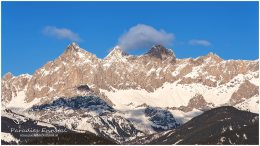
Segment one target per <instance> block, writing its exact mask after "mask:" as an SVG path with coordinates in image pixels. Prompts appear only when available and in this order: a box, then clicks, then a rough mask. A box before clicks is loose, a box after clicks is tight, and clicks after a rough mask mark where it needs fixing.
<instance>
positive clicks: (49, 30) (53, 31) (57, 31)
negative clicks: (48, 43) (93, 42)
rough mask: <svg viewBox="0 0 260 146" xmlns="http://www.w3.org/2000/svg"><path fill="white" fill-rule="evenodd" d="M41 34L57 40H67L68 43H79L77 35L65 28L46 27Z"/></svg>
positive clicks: (79, 39)
mask: <svg viewBox="0 0 260 146" xmlns="http://www.w3.org/2000/svg"><path fill="white" fill-rule="evenodd" d="M43 33H44V34H45V35H48V36H52V37H55V38H58V39H68V40H70V41H76V42H79V41H81V38H80V37H79V36H78V34H76V33H74V32H72V31H71V30H69V29H67V28H57V27H55V26H46V27H45V28H44V29H43Z"/></svg>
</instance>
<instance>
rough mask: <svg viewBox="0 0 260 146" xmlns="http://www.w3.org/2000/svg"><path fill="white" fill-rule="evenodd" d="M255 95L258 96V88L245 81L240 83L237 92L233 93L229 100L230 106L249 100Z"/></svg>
mask: <svg viewBox="0 0 260 146" xmlns="http://www.w3.org/2000/svg"><path fill="white" fill-rule="evenodd" d="M255 95H259V87H258V86H256V85H254V84H252V83H250V82H249V81H248V80H246V81H245V82H244V83H242V84H241V85H240V86H239V88H238V90H237V91H236V92H234V93H233V94H232V96H231V99H230V104H231V105H235V104H238V103H241V102H243V101H244V100H245V99H249V98H251V97H253V96H255Z"/></svg>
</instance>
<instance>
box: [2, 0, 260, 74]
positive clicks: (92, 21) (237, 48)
mask: <svg viewBox="0 0 260 146" xmlns="http://www.w3.org/2000/svg"><path fill="white" fill-rule="evenodd" d="M258 9H259V8H258V2H2V46H1V49H2V56H1V57H2V65H1V66H2V73H1V74H2V75H4V74H5V73H7V72H12V73H13V74H14V75H19V74H22V73H29V74H33V73H34V71H35V70H36V69H38V68H39V67H41V66H43V65H44V64H45V63H47V61H50V60H54V59H55V58H57V57H58V56H59V55H60V54H62V53H63V51H64V49H65V48H66V46H67V45H68V44H69V43H70V42H72V41H77V42H78V44H79V45H80V46H81V47H82V48H84V49H85V50H87V51H89V52H91V53H94V54H96V55H97V56H98V57H99V58H104V57H105V56H106V55H107V54H108V51H109V50H110V49H111V48H112V47H114V46H115V45H117V44H122V46H126V47H129V48H128V49H127V52H128V53H130V54H134V55H137V54H142V53H144V52H146V51H147V50H148V49H149V48H147V46H149V45H150V44H151V43H154V42H162V43H165V45H166V46H167V47H170V48H173V51H174V52H175V54H176V56H177V58H186V57H194V58H195V57H197V56H201V55H206V54H208V53H209V52H214V53H216V54H218V55H219V56H220V57H222V58H224V59H247V60H255V59H258V58H259V56H258V54H259V53H258V51H259V50H258V48H259V47H258V45H259V44H258V40H259V39H258V33H259V28H258V25H259V24H258ZM140 31H141V32H140ZM142 31H145V32H144V33H143V32H142ZM140 33H142V34H144V38H141V40H143V41H144V42H142V41H140V38H138V36H137V37H135V35H134V34H140ZM151 34H155V35H151ZM129 42H130V44H129ZM138 48H139V49H138Z"/></svg>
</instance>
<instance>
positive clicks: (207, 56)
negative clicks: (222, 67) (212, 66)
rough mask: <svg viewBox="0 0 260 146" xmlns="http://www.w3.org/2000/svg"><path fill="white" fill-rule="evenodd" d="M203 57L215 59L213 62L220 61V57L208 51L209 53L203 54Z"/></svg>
mask: <svg viewBox="0 0 260 146" xmlns="http://www.w3.org/2000/svg"><path fill="white" fill-rule="evenodd" d="M204 57H205V59H206V60H207V59H208V60H211V61H215V62H220V61H222V59H221V58H220V57H219V56H218V55H217V54H215V53H212V52H210V53H209V54H207V55H206V56H204Z"/></svg>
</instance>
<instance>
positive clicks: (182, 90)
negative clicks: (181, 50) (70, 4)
mask: <svg viewBox="0 0 260 146" xmlns="http://www.w3.org/2000/svg"><path fill="white" fill-rule="evenodd" d="M1 83H2V86H1V89H2V91H1V94H2V98H1V101H2V103H1V104H2V110H5V109H8V110H11V111H12V112H15V113H17V114H22V115H24V116H26V117H29V118H31V119H34V120H39V121H44V122H47V123H50V124H59V125H61V126H66V127H67V128H69V129H71V130H74V131H90V132H92V133H95V134H97V135H100V136H102V137H106V138H109V139H112V140H116V141H117V142H125V141H131V140H133V139H135V138H137V137H140V136H145V135H148V134H154V133H157V132H160V131H166V130H170V129H175V128H177V127H179V126H180V125H182V124H184V123H186V122H187V121H189V120H190V119H192V118H193V117H196V116H198V115H200V114H202V113H203V112H204V111H207V110H209V109H212V108H215V107H220V106H227V105H229V106H234V107H236V108H238V109H241V110H248V111H251V112H254V113H258V112H259V109H258V105H259V60H254V61H249V60H223V59H221V58H220V57H219V56H217V55H216V54H213V53H209V54H207V55H205V56H201V57H198V58H195V59H193V58H187V59H178V58H176V56H175V54H174V52H173V50H172V49H167V48H165V47H163V46H162V45H154V46H153V47H152V48H151V49H150V50H149V51H148V52H147V53H145V54H144V55H140V56H133V55H129V54H127V53H126V52H124V51H123V49H122V48H120V47H119V46H116V47H115V48H114V49H112V50H111V52H110V53H109V54H108V55H107V56H106V57H105V58H104V59H99V58H97V57H96V56H95V55H94V54H91V53H89V52H87V51H85V50H84V49H82V48H80V47H79V46H78V45H77V44H76V43H72V44H70V45H69V46H68V47H67V48H66V49H65V51H64V53H63V54H61V55H60V56H59V57H58V58H57V59H55V60H53V61H50V62H48V63H47V64H45V65H44V66H43V67H41V68H39V69H37V70H36V71H35V73H34V74H32V75H28V74H23V75H20V76H13V75H12V74H11V73H7V74H6V75H5V76H3V78H2V81H1Z"/></svg>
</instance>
